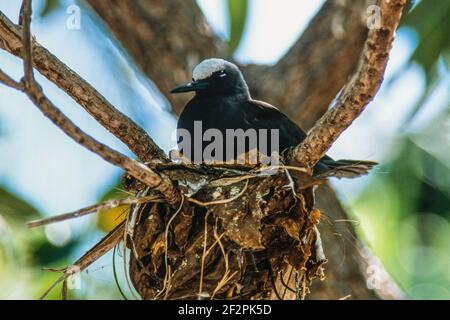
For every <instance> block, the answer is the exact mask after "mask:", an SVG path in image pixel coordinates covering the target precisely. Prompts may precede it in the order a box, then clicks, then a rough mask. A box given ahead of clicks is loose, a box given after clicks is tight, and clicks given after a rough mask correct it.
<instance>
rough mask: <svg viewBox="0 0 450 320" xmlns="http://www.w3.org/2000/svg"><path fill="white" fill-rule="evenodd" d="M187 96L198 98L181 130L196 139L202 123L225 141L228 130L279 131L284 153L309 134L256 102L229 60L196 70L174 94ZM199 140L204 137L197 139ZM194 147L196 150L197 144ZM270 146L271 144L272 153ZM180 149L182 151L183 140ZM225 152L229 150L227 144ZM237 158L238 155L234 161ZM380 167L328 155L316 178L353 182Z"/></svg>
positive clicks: (188, 109)
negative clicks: (186, 93) (198, 126)
mask: <svg viewBox="0 0 450 320" xmlns="http://www.w3.org/2000/svg"><path fill="white" fill-rule="evenodd" d="M183 92H195V95H194V97H193V98H192V99H191V100H190V101H189V102H188V103H187V105H186V106H185V108H184V109H183V111H182V113H181V115H180V118H179V120H178V125H177V128H178V130H180V129H184V130H187V132H189V133H190V134H191V136H192V137H194V136H195V132H194V131H195V128H194V122H196V121H201V129H202V130H203V132H205V131H206V130H208V129H217V130H219V131H220V132H221V133H222V134H223V136H224V137H225V136H226V130H227V129H233V130H237V129H243V130H248V129H256V130H260V129H267V130H272V129H277V130H279V131H278V132H279V135H278V137H279V142H278V148H279V151H280V152H282V151H283V150H285V149H287V148H289V147H294V146H297V145H298V144H299V143H300V142H302V141H303V140H304V139H305V137H306V133H305V132H304V131H303V130H302V129H301V128H300V127H299V126H298V125H297V124H296V123H294V122H293V121H292V120H290V119H289V118H288V117H287V116H286V115H285V114H283V113H282V112H281V111H279V110H278V109H277V108H276V107H274V106H272V105H270V104H269V103H266V102H262V101H258V100H254V99H252V97H251V96H250V91H249V88H248V86H247V83H246V82H245V79H244V77H243V75H242V73H241V71H240V70H239V68H238V67H237V66H236V65H235V64H233V63H231V62H228V61H226V60H223V59H218V58H213V59H206V60H204V61H202V62H201V63H200V64H198V65H197V66H196V67H195V68H194V70H193V77H192V82H190V83H188V84H185V85H181V86H178V87H176V88H175V89H173V90H172V91H171V93H183ZM198 138H200V137H196V139H198ZM190 143H191V150H193V148H194V141H193V140H192V141H191V142H190ZM270 143H271V142H270V141H269V149H268V150H269V152H270V151H271V149H270ZM207 144H208V143H206V142H204V141H203V142H202V143H201V144H200V145H201V146H202V148H203V149H204V148H205V147H206V146H207ZM178 145H179V147H180V148H181V143H180V138H178ZM258 145H259V144H258ZM185 146H186V145H183V147H185ZM223 148H224V149H225V148H226V143H225V142H224V143H223ZM245 151H248V150H245ZM181 153H183V152H182V150H181ZM222 154H223V155H225V154H226V150H223V153H222ZM183 155H184V154H183ZM236 156H237V155H236V154H234V158H236ZM191 157H192V156H191ZM188 158H189V156H188ZM190 160H192V159H190ZM203 160H204V159H203ZM223 160H229V159H223ZM376 164H377V163H376V162H372V161H363V160H333V159H332V158H331V157H329V156H327V155H325V156H324V157H323V158H322V159H321V160H320V161H319V162H318V163H317V164H316V166H315V167H314V175H321V176H334V177H338V178H344V177H345V178H353V177H358V176H361V175H364V174H367V173H368V171H369V170H370V169H371V168H372V167H373V166H375V165H376Z"/></svg>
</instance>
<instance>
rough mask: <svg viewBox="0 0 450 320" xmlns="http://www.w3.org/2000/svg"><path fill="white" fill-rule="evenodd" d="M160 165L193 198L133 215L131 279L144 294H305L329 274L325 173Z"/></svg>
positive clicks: (142, 206)
mask: <svg viewBox="0 0 450 320" xmlns="http://www.w3.org/2000/svg"><path fill="white" fill-rule="evenodd" d="M152 169H153V170H156V171H158V172H161V173H164V174H165V175H167V176H168V177H170V179H171V180H172V181H173V182H174V183H175V184H177V187H178V188H179V189H180V190H181V192H182V194H183V197H182V202H181V204H180V206H179V207H178V208H171V207H170V206H169V205H168V204H166V203H164V202H149V203H145V204H140V205H136V206H134V207H133V208H132V210H131V213H130V215H129V217H131V218H130V219H132V220H131V221H132V222H133V225H134V230H133V232H132V234H131V236H130V235H129V237H128V239H127V246H128V247H129V248H130V249H131V252H132V253H131V254H130V278H131V281H132V283H133V285H134V287H135V288H136V290H137V292H138V293H139V294H140V295H141V297H142V298H143V299H199V298H200V299H273V298H279V299H283V298H285V296H286V293H288V294H289V295H290V296H291V297H292V296H293V295H295V296H294V297H295V298H298V299H303V298H305V296H306V294H307V293H308V291H309V290H308V288H309V286H310V285H311V281H312V280H313V279H314V278H320V279H323V278H324V273H323V263H324V262H325V261H326V259H325V256H324V254H323V250H322V245H321V240H320V234H319V232H318V229H317V227H316V226H317V224H318V223H319V220H320V212H319V211H318V210H317V209H314V208H313V207H314V194H313V188H314V185H316V184H318V183H320V181H317V180H314V179H313V178H311V177H310V176H309V175H307V174H305V173H303V172H302V170H301V169H298V170H292V169H295V168H289V169H290V170H289V171H288V170H287V169H286V167H282V166H279V167H277V168H273V167H270V168H268V167H258V168H254V167H253V168H246V167H245V166H244V167H241V168H237V167H236V166H233V167H229V166H228V167H227V166H223V167H218V166H205V165H203V166H196V165H187V164H173V163H170V164H155V165H153V166H152ZM289 172H290V173H289ZM291 174H292V176H291ZM293 180H295V187H294V185H293ZM139 192H140V193H141V194H142V195H144V196H145V195H149V194H151V191H149V190H145V189H142V190H141V191H139Z"/></svg>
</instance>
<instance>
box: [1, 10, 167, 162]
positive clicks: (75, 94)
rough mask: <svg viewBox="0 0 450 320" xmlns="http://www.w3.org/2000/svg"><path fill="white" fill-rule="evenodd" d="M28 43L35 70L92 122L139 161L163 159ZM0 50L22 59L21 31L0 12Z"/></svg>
mask: <svg viewBox="0 0 450 320" xmlns="http://www.w3.org/2000/svg"><path fill="white" fill-rule="evenodd" d="M21 20H23V19H21ZM22 22H23V21H22ZM31 43H32V48H33V65H34V67H35V68H36V70H37V71H39V73H41V74H42V75H43V76H44V77H46V78H47V79H48V80H50V81H51V82H53V83H54V84H55V85H57V86H58V87H59V88H60V89H62V90H63V91H64V92H66V93H67V94H68V95H69V96H70V97H72V99H74V100H75V101H76V102H77V103H79V104H80V105H81V106H82V107H83V108H84V109H85V110H86V111H87V112H88V113H89V114H90V115H91V116H92V117H93V118H94V119H95V120H97V121H98V122H99V123H100V124H101V125H102V126H103V127H105V128H106V129H107V130H108V131H109V132H111V133H112V134H113V135H114V136H116V137H117V138H118V139H120V140H121V141H122V142H123V143H124V144H125V145H127V146H128V148H129V149H130V150H131V151H132V152H133V153H134V154H135V155H136V156H137V157H138V158H139V159H140V160H141V161H144V162H145V161H151V160H166V159H167V157H166V156H165V154H164V152H163V151H162V150H161V149H160V148H159V147H158V146H157V145H156V143H155V142H154V141H153V140H152V139H151V138H150V137H149V136H148V134H147V133H146V132H145V131H144V130H143V129H142V128H141V127H139V126H138V125H137V124H136V123H135V122H133V120H131V119H130V118H129V117H127V116H126V115H124V114H123V113H121V112H120V111H119V110H117V108H115V107H114V106H113V105H112V104H111V103H109V102H108V101H107V100H106V99H105V98H104V97H103V96H102V95H101V94H100V93H99V92H98V91H97V90H96V89H95V88H94V87H92V86H91V85H90V84H89V83H87V82H86V81H85V80H84V79H82V78H81V77H80V76H79V75H78V74H77V73H76V72H74V71H73V70H71V69H70V68H69V67H67V66H66V65H65V64H64V63H62V62H61V61H60V60H59V59H58V58H56V57H55V56H54V55H53V54H51V53H50V52H49V51H48V50H47V49H45V48H44V47H42V46H41V45H39V43H37V42H36V41H35V40H32V42H31ZM0 49H3V50H5V51H8V52H9V53H11V54H13V55H15V56H17V57H20V58H24V53H23V51H24V50H23V39H22V32H21V28H20V27H19V26H17V25H15V24H14V23H13V22H11V21H10V20H9V19H8V17H6V16H5V15H4V14H3V13H2V12H0Z"/></svg>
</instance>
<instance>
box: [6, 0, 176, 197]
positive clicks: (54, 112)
mask: <svg viewBox="0 0 450 320" xmlns="http://www.w3.org/2000/svg"><path fill="white" fill-rule="evenodd" d="M21 21H22V23H23V28H22V33H23V34H22V39H23V45H22V46H21V50H22V52H21V56H22V57H23V58H24V78H23V80H22V83H18V82H16V81H14V80H13V79H12V78H11V77H9V76H8V75H6V74H5V73H4V72H3V71H2V70H0V80H1V81H2V82H3V83H4V84H6V85H9V86H10V87H13V88H16V89H21V90H22V91H23V92H24V93H25V94H26V95H27V96H28V97H29V99H30V100H31V101H32V102H33V103H34V104H35V105H36V106H37V107H38V108H39V110H40V111H41V112H42V113H43V114H44V115H45V116H46V117H47V118H49V119H50V120H51V121H52V122H53V123H54V124H55V125H57V126H58V127H59V128H60V129H61V130H62V131H63V132H64V133H66V134H67V135H68V136H69V137H70V138H72V139H73V140H74V141H76V142H77V143H78V144H80V145H82V146H83V147H85V148H86V149H88V150H90V151H92V152H94V153H96V154H97V155H99V156H100V157H102V158H103V159H104V160H106V161H108V162H109V163H111V164H113V165H116V166H118V167H120V168H122V169H123V170H125V171H126V172H127V173H128V174H130V175H131V176H133V177H134V178H136V179H137V180H139V181H141V182H142V183H144V184H146V185H147V186H149V187H150V188H152V189H154V190H156V191H159V192H161V193H162V194H163V195H164V197H165V198H166V200H167V201H168V202H169V203H170V204H172V205H176V204H177V203H178V202H179V192H178V190H177V189H176V188H175V187H174V186H173V185H172V183H171V181H170V180H169V179H168V178H167V177H165V176H163V175H161V174H158V173H156V172H154V171H153V170H151V169H150V168H148V167H147V166H145V165H144V164H143V163H141V162H139V161H135V160H133V159H130V158H128V157H126V156H125V155H123V154H121V153H120V152H117V151H116V150H113V149H111V148H110V147H108V146H107V145H105V144H102V143H101V142H99V141H97V140H95V139H94V138H92V137H91V136H89V135H87V134H86V133H84V132H83V131H82V130H80V128H78V127H77V126H76V125H75V124H74V123H73V122H72V121H71V120H70V119H69V118H67V117H66V116H65V115H64V114H63V113H62V112H61V111H60V110H59V109H58V108H57V107H56V106H55V105H54V104H53V103H52V102H51V101H50V100H49V99H48V98H47V97H46V96H45V95H44V93H43V91H42V88H41V87H40V86H39V85H38V83H37V82H36V80H35V78H34V75H33V68H32V65H33V55H32V46H31V33H30V23H31V0H24V1H23V5H22V9H21Z"/></svg>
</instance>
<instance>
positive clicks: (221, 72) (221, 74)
mask: <svg viewBox="0 0 450 320" xmlns="http://www.w3.org/2000/svg"><path fill="white" fill-rule="evenodd" d="M226 76H227V73H226V72H225V70H222V71H220V72H219V77H221V78H223V77H226Z"/></svg>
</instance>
